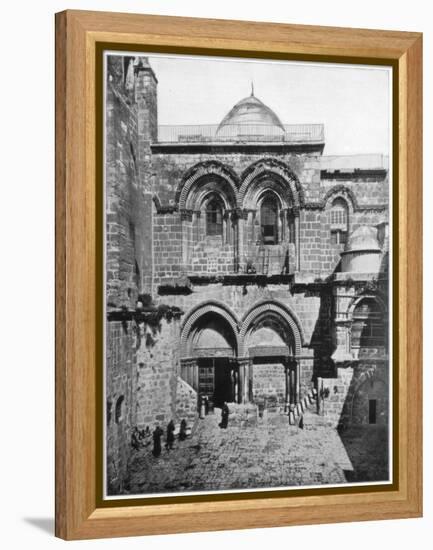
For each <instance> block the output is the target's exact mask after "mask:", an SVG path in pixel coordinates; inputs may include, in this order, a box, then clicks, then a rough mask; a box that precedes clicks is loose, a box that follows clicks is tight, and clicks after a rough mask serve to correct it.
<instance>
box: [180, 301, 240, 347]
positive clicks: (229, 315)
mask: <svg viewBox="0 0 433 550" xmlns="http://www.w3.org/2000/svg"><path fill="white" fill-rule="evenodd" d="M210 312H212V313H216V314H217V315H219V316H220V317H222V318H223V319H224V320H225V321H227V323H228V324H229V325H230V327H231V328H232V330H233V336H234V340H235V342H236V347H237V351H238V352H239V349H240V344H239V322H238V320H237V318H236V316H235V314H234V313H233V312H231V311H230V310H229V309H228V308H227V307H226V306H225V305H224V304H220V303H218V302H208V303H205V304H201V305H199V306H197V307H196V308H195V309H193V310H192V311H191V312H190V314H189V315H188V317H187V318H186V319H185V321H184V323H183V325H182V327H181V336H180V351H181V357H186V356H187V354H188V341H189V338H190V335H191V330H192V327H193V326H194V323H195V322H196V321H197V320H198V319H199V318H200V317H202V316H203V315H205V314H206V313H210Z"/></svg>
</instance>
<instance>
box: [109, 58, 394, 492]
mask: <svg viewBox="0 0 433 550" xmlns="http://www.w3.org/2000/svg"><path fill="white" fill-rule="evenodd" d="M103 78H104V83H103V89H104V104H103V105H104V128H103V134H104V159H103V163H104V167H103V170H104V196H103V201H104V205H103V209H104V221H103V223H104V237H105V238H104V323H105V326H104V388H103V392H104V399H103V402H104V403H103V406H104V415H103V416H104V442H103V448H104V498H105V499H106V500H109V499H119V498H124V499H127V498H145V497H146V498H150V497H156V496H166V495H175V496H176V495H185V494H200V493H214V492H230V493H232V492H247V491H264V490H266V491H281V490H286V491H287V490H291V489H303V488H305V489H307V488H322V487H340V486H353V485H378V484H380V485H383V484H390V483H392V481H393V471H392V435H393V434H392V424H393V403H392V394H393V393H392V388H393V385H392V384H393V377H392V300H391V296H392V284H393V281H392V271H390V270H389V266H390V265H392V223H391V222H392V220H391V217H390V211H391V207H392V185H391V183H392V173H391V168H392V116H391V113H392V69H391V68H390V67H386V66H381V65H359V64H358V65H350V64H343V63H340V64H336V63H335V64H333V63H323V62H322V63H319V62H300V61H282V60H271V59H251V58H248V59H247V58H245V59H242V58H230V57H207V56H198V55H197V56H193V55H177V54H176V55H174V54H157V53H152V52H149V53H146V52H143V53H141V52H140V53H137V52H128V51H106V52H105V53H104V75H103Z"/></svg>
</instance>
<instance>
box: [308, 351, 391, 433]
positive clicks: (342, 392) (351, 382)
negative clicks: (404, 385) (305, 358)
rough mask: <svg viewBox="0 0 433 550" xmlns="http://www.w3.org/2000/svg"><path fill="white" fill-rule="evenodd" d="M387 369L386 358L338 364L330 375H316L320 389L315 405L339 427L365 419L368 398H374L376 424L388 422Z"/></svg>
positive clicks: (360, 422)
mask: <svg viewBox="0 0 433 550" xmlns="http://www.w3.org/2000/svg"><path fill="white" fill-rule="evenodd" d="M388 387H389V369H388V365H387V363H386V362H383V361H380V362H378V363H372V362H370V361H369V362H368V363H359V364H356V365H354V366H352V367H347V368H338V369H337V372H336V376H335V377H334V378H331V377H330V378H320V379H319V388H318V390H319V392H320V390H322V389H323V390H324V397H323V400H322V404H321V406H320V407H319V408H320V412H321V414H324V416H326V418H327V419H329V422H330V423H331V424H332V425H333V426H335V427H339V428H345V427H347V426H349V425H367V424H368V423H369V410H368V407H369V403H368V402H369V399H375V400H376V401H377V420H376V424H379V425H387V424H388V407H389V391H388Z"/></svg>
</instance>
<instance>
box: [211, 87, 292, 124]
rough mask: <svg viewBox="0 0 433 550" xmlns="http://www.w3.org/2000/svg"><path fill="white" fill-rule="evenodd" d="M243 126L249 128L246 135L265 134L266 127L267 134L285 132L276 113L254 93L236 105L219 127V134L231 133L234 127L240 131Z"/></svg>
mask: <svg viewBox="0 0 433 550" xmlns="http://www.w3.org/2000/svg"><path fill="white" fill-rule="evenodd" d="M242 126H244V127H248V130H246V129H245V130H246V131H245V133H248V134H256V133H257V134H260V133H263V128H264V127H266V132H269V130H270V131H271V132H272V134H274V133H275V134H279V135H281V134H283V133H284V132H285V129H284V126H283V125H282V123H281V121H280V119H279V118H278V117H277V115H276V114H275V113H274V111H272V109H270V108H269V107H268V106H267V105H265V104H264V103H263V102H262V101H260V99H258V98H257V97H256V96H255V95H254V92H253V91H251V95H250V96H249V97H245V98H244V99H242V100H241V101H239V102H238V103H236V105H235V106H234V107H233V108H232V109H231V110H230V112H229V113H228V114H227V115H226V116H225V117H224V118H223V120H222V122H221V123H220V125H219V126H218V130H217V134H219V133H226V132H230V130H231V128H233V127H236V128H237V129H238V130H239V127H242ZM241 131H242V130H241ZM242 133H243V132H242Z"/></svg>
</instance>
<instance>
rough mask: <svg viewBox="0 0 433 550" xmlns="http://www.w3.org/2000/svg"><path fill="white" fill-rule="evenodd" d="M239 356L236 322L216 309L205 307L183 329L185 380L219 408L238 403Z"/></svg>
mask: <svg viewBox="0 0 433 550" xmlns="http://www.w3.org/2000/svg"><path fill="white" fill-rule="evenodd" d="M186 331H187V332H186ZM237 353H238V341H237V325H236V321H235V320H234V319H233V318H232V317H231V316H230V314H229V313H228V312H227V311H226V310H223V309H220V308H218V307H216V306H208V307H205V308H202V309H201V310H199V311H197V312H196V314H195V315H193V316H192V321H191V322H189V323H186V324H185V326H184V330H183V334H182V354H183V356H184V359H183V361H182V373H181V374H182V378H184V379H185V380H186V381H187V382H188V383H189V384H190V385H191V386H192V387H193V388H194V389H195V390H196V391H197V393H198V396H199V399H200V398H201V397H206V398H207V399H208V400H209V402H211V403H213V404H214V405H215V406H217V407H221V406H222V405H223V404H224V402H238V401H239V400H240V391H239V368H238V365H237V361H236V357H237ZM185 358H186V360H185Z"/></svg>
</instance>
